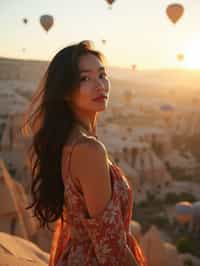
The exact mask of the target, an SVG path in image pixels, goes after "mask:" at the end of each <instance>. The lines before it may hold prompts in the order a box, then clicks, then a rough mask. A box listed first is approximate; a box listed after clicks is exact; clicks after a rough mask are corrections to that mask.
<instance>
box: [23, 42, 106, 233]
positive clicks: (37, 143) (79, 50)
mask: <svg viewBox="0 0 200 266" xmlns="http://www.w3.org/2000/svg"><path fill="white" fill-rule="evenodd" d="M88 53H89V54H93V55H95V56H97V57H98V58H99V59H100V60H101V61H102V62H104V60H105V58H104V56H103V54H102V53H100V52H99V51H96V50H95V49H94V47H93V44H92V43H91V42H90V41H82V42H80V43H78V44H74V45H71V46H68V47H65V48H64V49H62V50H61V51H59V52H58V53H57V54H56V55H55V57H54V58H53V59H52V61H51V62H50V64H49V66H48V68H47V71H46V72H45V74H44V76H43V78H42V80H41V83H40V85H39V88H38V90H37V92H36V93H35V94H34V96H33V98H32V101H31V105H30V107H29V111H27V112H26V114H25V121H24V126H23V135H24V134H25V135H27V133H28V134H29V133H30V132H31V135H32V137H31V145H30V147H29V149H28V161H29V165H30V169H31V171H30V172H31V177H32V182H31V195H32V198H33V201H32V203H31V204H30V205H29V206H28V207H27V209H29V208H33V215H34V217H36V218H37V219H38V220H39V223H40V227H45V226H47V228H48V229H49V230H51V229H50V228H49V225H50V223H52V222H54V221H56V220H57V219H58V218H60V217H61V218H62V221H63V218H64V217H63V206H64V184H63V181H62V176H61V156H62V149H63V146H64V145H65V143H66V141H67V139H68V137H69V134H70V132H71V130H72V128H73V126H74V124H75V122H76V119H75V115H74V113H73V108H72V106H71V104H70V102H68V101H66V99H65V98H66V96H67V97H70V96H71V95H72V94H73V92H74V91H75V90H76V89H77V88H79V84H80V71H79V59H80V56H82V55H86V54H88Z"/></svg>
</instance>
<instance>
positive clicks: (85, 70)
mask: <svg viewBox="0 0 200 266" xmlns="http://www.w3.org/2000/svg"><path fill="white" fill-rule="evenodd" d="M98 71H105V67H99V69H98ZM90 72H94V71H93V70H90V69H82V70H81V71H80V73H81V74H82V73H90Z"/></svg>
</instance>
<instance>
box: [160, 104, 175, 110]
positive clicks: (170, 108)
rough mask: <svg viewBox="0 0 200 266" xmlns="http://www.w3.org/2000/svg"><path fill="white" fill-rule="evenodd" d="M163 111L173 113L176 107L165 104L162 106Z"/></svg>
mask: <svg viewBox="0 0 200 266" xmlns="http://www.w3.org/2000/svg"><path fill="white" fill-rule="evenodd" d="M160 110H161V111H173V110H174V107H173V106H172V105H171V104H163V105H161V106H160Z"/></svg>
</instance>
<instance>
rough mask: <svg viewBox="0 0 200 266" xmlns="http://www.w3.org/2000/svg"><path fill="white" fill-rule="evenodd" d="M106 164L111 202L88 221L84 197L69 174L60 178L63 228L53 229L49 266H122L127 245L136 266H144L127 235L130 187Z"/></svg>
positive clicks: (112, 167)
mask: <svg viewBox="0 0 200 266" xmlns="http://www.w3.org/2000/svg"><path fill="white" fill-rule="evenodd" d="M109 164H110V176H111V180H112V198H111V200H110V201H109V203H108V204H107V206H106V207H105V209H104V211H103V213H102V214H101V215H99V216H97V217H95V218H88V212H87V209H86V204H85V201H84V197H83V194H82V192H81V191H80V189H79V187H78V186H77V184H75V182H74V181H73V179H72V178H71V176H70V175H69V173H68V174H67V175H65V176H63V181H64V186H65V192H64V193H65V209H64V217H65V221H64V223H63V224H62V223H61V219H59V220H58V221H57V223H56V225H55V231H54V236H53V240H52V246H51V252H50V261H49V266H69V265H70V266H80V265H82V266H100V265H101V266H125V265H126V264H125V261H124V259H125V251H126V245H128V246H129V248H130V249H131V251H132V252H133V254H134V256H135V258H136V260H137V262H138V265H140V266H146V262H145V259H144V257H143V254H142V252H141V249H140V247H139V245H138V243H137V240H136V239H135V238H134V237H133V236H132V234H131V233H130V231H129V224H130V221H131V217H132V207H133V191H132V187H131V185H129V183H128V181H127V178H126V177H125V176H124V174H123V172H122V171H121V169H119V167H117V166H116V165H115V164H113V163H111V162H110V161H109ZM70 231H71V232H72V231H73V232H74V231H75V233H76V234H75V235H74V234H72V233H71V234H70ZM72 236H73V237H72Z"/></svg>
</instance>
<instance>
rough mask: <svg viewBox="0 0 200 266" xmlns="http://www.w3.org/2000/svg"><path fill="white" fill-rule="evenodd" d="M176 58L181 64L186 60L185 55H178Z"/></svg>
mask: <svg viewBox="0 0 200 266" xmlns="http://www.w3.org/2000/svg"><path fill="white" fill-rule="evenodd" d="M176 58H177V60H178V61H179V62H182V61H183V60H184V58H185V57H184V54H177V55H176Z"/></svg>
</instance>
